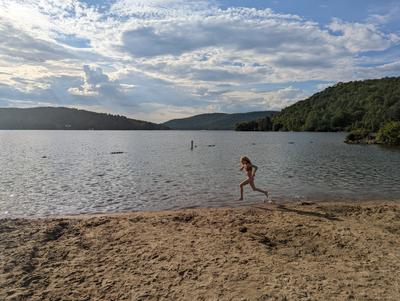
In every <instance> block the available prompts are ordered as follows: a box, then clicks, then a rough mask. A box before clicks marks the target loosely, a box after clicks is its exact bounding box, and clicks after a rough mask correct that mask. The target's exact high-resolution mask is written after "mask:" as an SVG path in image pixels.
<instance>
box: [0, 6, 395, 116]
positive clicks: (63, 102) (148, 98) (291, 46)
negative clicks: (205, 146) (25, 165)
mask: <svg viewBox="0 0 400 301" xmlns="http://www.w3.org/2000/svg"><path fill="white" fill-rule="evenodd" d="M0 40H1V41H3V43H1V45H0V106H3V107H33V106H69V107H77V108H83V109H88V110H94V111H102V112H110V113H118V114H124V115H127V116H129V117H133V118H137V119H144V120H149V121H155V122H162V121H166V120H169V119H171V118H180V117H186V116H189V115H194V114H199V113H205V112H246V111H254V110H280V109H282V108H284V107H286V106H288V105H290V104H293V103H294V102H296V101H298V100H301V99H304V98H306V97H308V96H310V95H312V94H313V93H315V92H317V91H320V90H322V89H324V88H326V87H328V86H330V85H333V84H335V83H337V82H339V81H341V82H345V81H350V80H361V79H367V78H380V77H385V76H399V75H400V3H399V2H398V1H393V0H385V1H377V0H375V1H371V0H364V1H361V0H355V1H343V0H337V1H324V0H319V1H318V0H303V1H301V0H265V1H250V0H248V1H239V0H234V1H227V0H226V1H225V0H224V1H222V0H220V1H214V0H213V1H193V0H186V1H183V0H146V1H144V0H112V1H107V0H101V1H96V0H81V1H78V0H63V1H61V0H59V1H57V0H29V1H28V0H15V1H8V0H0Z"/></svg>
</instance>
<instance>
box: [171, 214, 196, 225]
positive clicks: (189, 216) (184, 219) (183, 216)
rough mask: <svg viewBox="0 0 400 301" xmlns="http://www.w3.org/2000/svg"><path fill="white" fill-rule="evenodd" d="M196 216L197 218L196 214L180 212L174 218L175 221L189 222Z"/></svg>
mask: <svg viewBox="0 0 400 301" xmlns="http://www.w3.org/2000/svg"><path fill="white" fill-rule="evenodd" d="M194 218H195V214H193V213H189V214H180V215H177V216H174V217H173V219H172V220H173V221H175V222H184V223H188V222H190V221H192V220H193V219H194Z"/></svg>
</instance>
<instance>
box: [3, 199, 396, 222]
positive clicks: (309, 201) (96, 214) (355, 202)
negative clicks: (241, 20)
mask: <svg viewBox="0 0 400 301" xmlns="http://www.w3.org/2000/svg"><path fill="white" fill-rule="evenodd" d="M242 202H243V204H239V205H233V204H223V205H220V206H188V207H182V208H170V209H168V208H167V209H153V210H134V209H129V210H123V211H107V212H83V213H60V214H49V215H41V216H0V222H1V221H4V220H37V219H41V220H46V219H69V218H74V219H79V218H92V217H102V216H104V217H107V216H109V217H113V216H120V215H129V214H136V213H144V214H147V213H149V214H150V213H174V212H175V213H177V212H180V211H187V210H214V209H220V210H223V209H226V210H228V209H233V210H235V209H240V208H246V207H252V206H279V205H293V206H304V205H318V204H331V205H358V204H379V203H385V204H387V203H394V204H397V203H398V204H400V199H397V198H391V199H380V198H376V199H346V200H332V199H318V200H314V199H305V200H296V201H294V200H279V201H274V203H267V202H254V201H251V202H248V203H246V201H242Z"/></svg>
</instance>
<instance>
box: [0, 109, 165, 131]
mask: <svg viewBox="0 0 400 301" xmlns="http://www.w3.org/2000/svg"><path fill="white" fill-rule="evenodd" d="M0 129H2V130H88V129H94V130H162V129H168V128H167V127H166V126H163V125H158V124H155V123H151V122H146V121H141V120H135V119H130V118H127V117H124V116H119V115H111V114H105V113H95V112H90V111H85V110H78V109H70V108H63V107H60V108H55V107H38V108H27V109H19V108H0Z"/></svg>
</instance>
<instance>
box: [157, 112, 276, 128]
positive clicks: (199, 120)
mask: <svg viewBox="0 0 400 301" xmlns="http://www.w3.org/2000/svg"><path fill="white" fill-rule="evenodd" d="M275 113H277V112H275V111H260V112H249V113H235V114H226V113H210V114H200V115H195V116H191V117H188V118H182V119H173V120H170V121H167V122H165V123H163V125H165V126H168V127H169V128H171V129H173V130H233V129H235V125H236V124H237V123H240V122H244V121H251V120H257V119H261V118H264V117H266V116H268V117H272V116H273V115H274V114H275Z"/></svg>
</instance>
